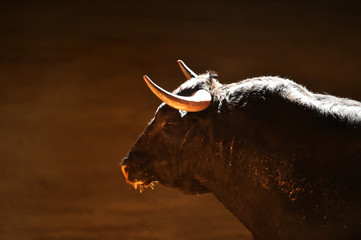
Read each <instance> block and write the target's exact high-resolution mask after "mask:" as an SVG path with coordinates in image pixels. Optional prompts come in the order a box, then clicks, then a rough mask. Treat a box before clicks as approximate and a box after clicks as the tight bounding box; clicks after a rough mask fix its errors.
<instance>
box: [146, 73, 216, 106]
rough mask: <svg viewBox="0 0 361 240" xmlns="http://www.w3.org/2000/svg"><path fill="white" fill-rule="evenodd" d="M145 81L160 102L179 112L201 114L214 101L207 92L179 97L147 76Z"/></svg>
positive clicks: (202, 91) (199, 91) (201, 91)
mask: <svg viewBox="0 0 361 240" xmlns="http://www.w3.org/2000/svg"><path fill="white" fill-rule="evenodd" d="M143 79H144V81H145V83H146V84H147V85H148V87H149V88H150V90H151V91H152V92H153V93H154V94H155V95H156V96H157V97H158V98H159V99H160V100H162V101H163V102H165V103H166V104H168V105H169V106H171V107H172V108H175V109H178V110H183V111H187V112H199V111H202V110H204V109H206V108H207V107H208V106H209V104H210V103H211V101H212V96H211V94H210V93H209V92H208V91H206V90H198V91H197V92H196V93H195V94H193V96H191V97H184V96H178V95H175V94H173V93H170V92H168V91H166V90H164V89H163V88H161V87H159V86H158V85H156V84H155V83H154V82H152V80H150V78H149V77H148V76H147V75H144V76H143Z"/></svg>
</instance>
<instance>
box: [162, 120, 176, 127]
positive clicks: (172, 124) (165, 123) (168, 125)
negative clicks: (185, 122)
mask: <svg viewBox="0 0 361 240" xmlns="http://www.w3.org/2000/svg"><path fill="white" fill-rule="evenodd" d="M175 125H176V123H175V122H174V121H172V120H167V121H164V122H163V123H162V128H172V127H174V126H175Z"/></svg>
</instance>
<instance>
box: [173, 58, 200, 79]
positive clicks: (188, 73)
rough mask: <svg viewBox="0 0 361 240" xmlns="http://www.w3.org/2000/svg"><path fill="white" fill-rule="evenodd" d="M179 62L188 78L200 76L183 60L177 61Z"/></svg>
mask: <svg viewBox="0 0 361 240" xmlns="http://www.w3.org/2000/svg"><path fill="white" fill-rule="evenodd" d="M177 62H178V64H179V67H180V69H181V70H182V72H183V74H184V75H185V76H186V78H187V79H188V80H189V79H191V78H196V77H198V75H197V74H195V73H194V72H193V71H192V70H191V69H190V68H189V67H187V65H185V63H184V62H183V61H182V60H178V61H177Z"/></svg>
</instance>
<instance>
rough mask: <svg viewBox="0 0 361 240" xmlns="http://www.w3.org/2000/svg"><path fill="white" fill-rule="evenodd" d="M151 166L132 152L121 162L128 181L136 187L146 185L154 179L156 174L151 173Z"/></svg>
mask: <svg viewBox="0 0 361 240" xmlns="http://www.w3.org/2000/svg"><path fill="white" fill-rule="evenodd" d="M149 166H150V165H149V164H146V162H145V161H144V160H141V159H139V158H137V157H136V154H133V153H132V152H131V153H129V154H128V156H127V157H125V158H124V159H123V160H122V163H121V169H122V172H123V175H124V177H125V179H126V181H127V182H128V183H129V184H131V185H133V187H134V188H136V189H137V188H138V187H140V188H141V187H146V186H147V185H149V184H151V182H152V181H153V180H154V176H152V175H151V174H150V170H151V168H150V167H149Z"/></svg>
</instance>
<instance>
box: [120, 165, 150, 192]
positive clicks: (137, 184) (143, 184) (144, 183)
mask: <svg viewBox="0 0 361 240" xmlns="http://www.w3.org/2000/svg"><path fill="white" fill-rule="evenodd" d="M126 167H127V166H126V165H122V166H121V168H122V172H123V175H124V177H125V180H126V181H127V183H128V184H130V185H132V186H133V187H134V189H136V190H137V189H139V192H140V193H142V192H143V191H144V189H145V188H147V187H150V188H151V189H154V183H155V181H154V178H153V177H151V178H149V179H147V180H137V179H135V180H134V181H131V180H129V177H128V172H127V171H126Z"/></svg>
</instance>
